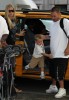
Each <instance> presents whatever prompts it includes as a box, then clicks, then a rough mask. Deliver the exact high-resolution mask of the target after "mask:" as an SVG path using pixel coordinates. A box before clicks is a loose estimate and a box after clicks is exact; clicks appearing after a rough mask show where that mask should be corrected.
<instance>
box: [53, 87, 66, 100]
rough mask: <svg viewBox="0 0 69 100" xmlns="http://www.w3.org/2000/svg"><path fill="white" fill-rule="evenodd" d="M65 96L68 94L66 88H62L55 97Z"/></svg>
mask: <svg viewBox="0 0 69 100" xmlns="http://www.w3.org/2000/svg"><path fill="white" fill-rule="evenodd" d="M63 96H66V89H64V88H60V89H59V91H58V93H57V94H56V95H55V98H62V97H63Z"/></svg>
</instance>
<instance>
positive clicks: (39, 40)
mask: <svg viewBox="0 0 69 100" xmlns="http://www.w3.org/2000/svg"><path fill="white" fill-rule="evenodd" d="M35 42H36V44H38V45H41V44H42V43H43V39H38V40H36V41H35Z"/></svg>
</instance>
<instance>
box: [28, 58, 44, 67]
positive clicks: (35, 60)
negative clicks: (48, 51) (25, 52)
mask: <svg viewBox="0 0 69 100" xmlns="http://www.w3.org/2000/svg"><path fill="white" fill-rule="evenodd" d="M37 65H38V66H39V67H40V68H42V67H44V57H43V56H42V57H39V58H35V57H32V59H31V61H30V63H29V66H30V68H34V67H36V66H37Z"/></svg>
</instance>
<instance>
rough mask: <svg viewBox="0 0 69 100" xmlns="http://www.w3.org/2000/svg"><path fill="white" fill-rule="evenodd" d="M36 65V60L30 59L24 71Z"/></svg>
mask: <svg viewBox="0 0 69 100" xmlns="http://www.w3.org/2000/svg"><path fill="white" fill-rule="evenodd" d="M37 64H38V58H35V57H32V59H31V61H30V63H29V64H28V65H26V66H25V69H29V68H32V69H33V68H35V67H36V66H37Z"/></svg>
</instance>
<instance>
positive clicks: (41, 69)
mask: <svg viewBox="0 0 69 100" xmlns="http://www.w3.org/2000/svg"><path fill="white" fill-rule="evenodd" d="M38 66H39V67H40V71H41V74H40V77H41V79H44V78H45V74H44V57H40V58H39V62H38Z"/></svg>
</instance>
